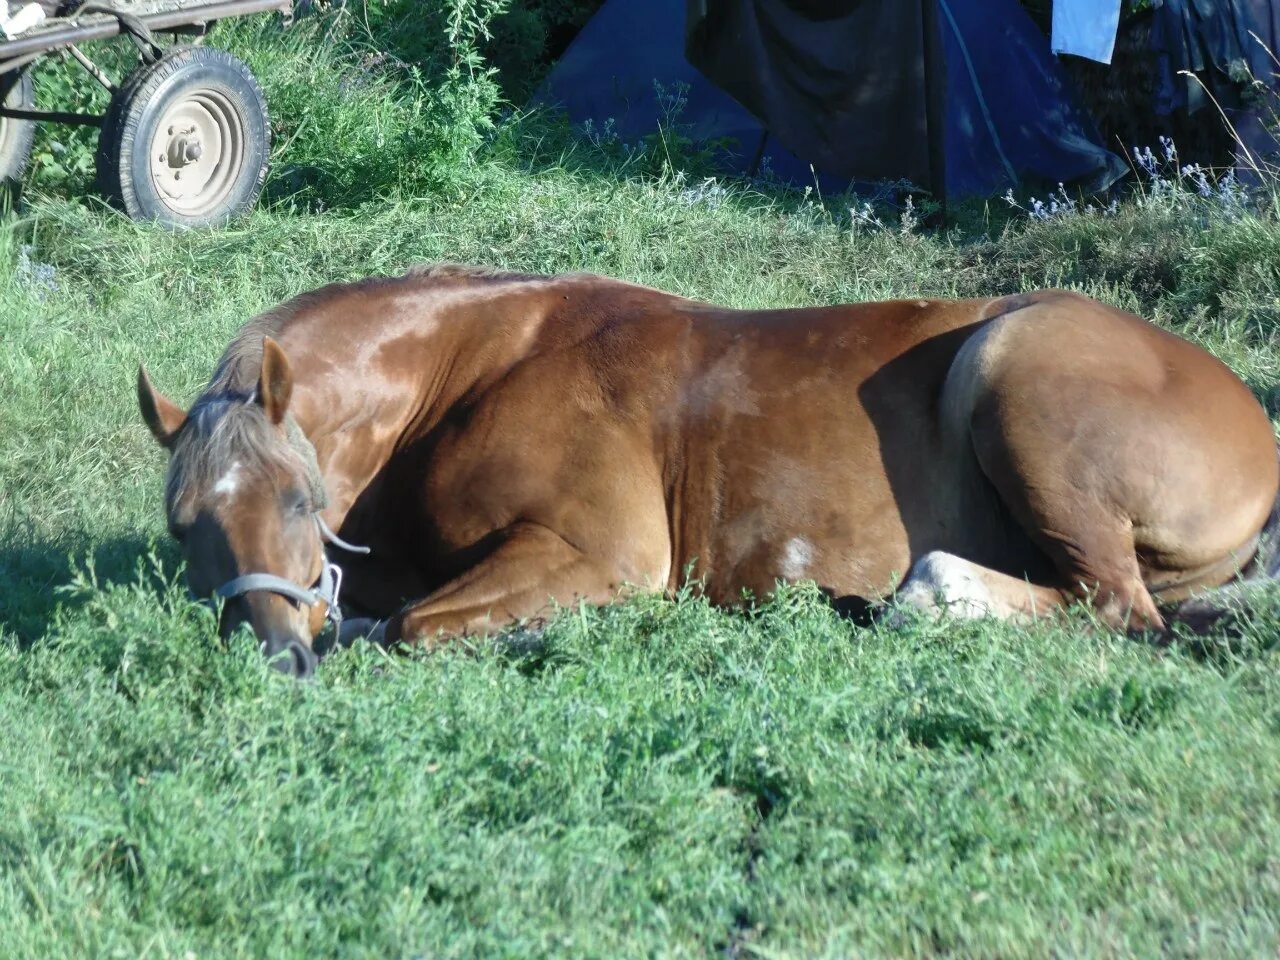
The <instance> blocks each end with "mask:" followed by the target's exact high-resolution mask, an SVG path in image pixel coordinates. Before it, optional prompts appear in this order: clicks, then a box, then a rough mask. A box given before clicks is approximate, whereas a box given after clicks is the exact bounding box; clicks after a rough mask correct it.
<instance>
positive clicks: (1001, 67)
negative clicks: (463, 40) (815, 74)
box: [538, 0, 1126, 197]
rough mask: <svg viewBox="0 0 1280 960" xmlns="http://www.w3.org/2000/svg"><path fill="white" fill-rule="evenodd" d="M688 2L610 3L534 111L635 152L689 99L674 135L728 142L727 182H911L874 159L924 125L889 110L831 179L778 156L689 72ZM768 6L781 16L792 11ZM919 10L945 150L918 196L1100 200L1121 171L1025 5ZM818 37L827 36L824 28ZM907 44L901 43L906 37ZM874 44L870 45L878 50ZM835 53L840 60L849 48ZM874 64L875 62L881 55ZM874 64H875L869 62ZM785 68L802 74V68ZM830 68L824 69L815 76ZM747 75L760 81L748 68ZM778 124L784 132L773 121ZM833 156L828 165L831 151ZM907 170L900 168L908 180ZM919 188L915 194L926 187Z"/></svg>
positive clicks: (832, 185)
mask: <svg viewBox="0 0 1280 960" xmlns="http://www.w3.org/2000/svg"><path fill="white" fill-rule="evenodd" d="M686 2H687V0H609V2H607V3H606V4H604V6H603V7H602V8H601V9H600V11H599V12H598V13H597V14H596V16H595V17H594V18H593V19H592V20H591V21H590V22H589V23H588V24H587V25H586V27H585V28H584V29H583V30H582V32H581V33H580V34H579V35H578V37H577V39H576V40H575V41H574V42H573V43H572V44H571V45H570V47H569V48H568V50H566V51H565V54H564V56H563V57H562V58H561V59H560V61H559V63H558V64H557V65H556V67H555V68H554V69H553V70H552V72H551V74H550V75H549V76H548V78H547V80H546V81H545V83H544V85H543V87H542V89H541V90H540V92H539V97H538V99H540V100H541V101H543V102H546V103H552V104H558V105H560V106H562V107H563V108H564V109H565V110H566V111H567V113H568V115H569V117H570V119H571V120H573V121H574V122H576V123H583V122H585V121H588V120H590V121H591V122H592V123H593V124H594V125H595V126H596V127H597V128H603V127H604V126H605V125H606V124H607V123H608V122H609V121H612V129H613V130H615V131H616V132H617V133H618V134H619V135H620V136H621V137H622V138H624V139H626V140H634V139H638V138H639V137H642V136H644V135H646V134H650V133H652V132H654V131H655V130H657V129H658V126H659V123H660V122H662V121H663V120H664V119H665V118H664V109H669V103H670V98H671V96H672V94H674V93H675V91H677V90H679V89H683V91H684V97H685V101H684V103H683V105H682V109H681V112H680V115H679V117H678V122H679V123H681V124H682V125H684V126H685V127H686V129H687V130H688V132H689V133H690V135H691V136H693V137H694V138H695V139H697V140H699V141H710V140H716V139H722V138H727V139H729V140H731V141H732V142H734V143H735V144H736V146H735V148H734V150H733V155H732V157H731V158H727V159H728V162H729V163H730V164H731V165H732V167H733V168H734V169H733V170H732V172H738V173H746V172H754V170H755V168H756V167H757V166H762V167H764V168H765V169H768V170H770V171H771V172H772V174H773V175H775V176H776V177H778V178H780V179H782V180H783V181H789V182H792V183H795V184H799V185H803V184H813V183H815V181H816V183H817V184H818V186H820V187H821V188H822V189H823V190H824V192H829V193H834V192H839V191H840V190H842V189H844V188H847V187H849V186H851V185H855V184H856V183H857V182H858V181H860V180H872V179H876V180H881V179H886V178H888V179H895V178H897V177H898V176H903V177H907V176H910V172H909V171H908V170H906V169H904V170H903V171H902V172H900V173H899V172H898V171H896V170H886V169H885V157H886V155H888V156H890V157H891V158H892V156H893V152H892V150H891V149H889V150H888V151H884V150H880V149H879V146H880V144H882V143H883V144H886V145H887V144H890V143H891V142H892V141H893V140H894V138H895V137H896V138H897V139H898V140H899V141H904V140H907V139H909V138H912V137H914V138H916V139H917V140H919V139H920V138H921V137H927V136H928V135H927V134H925V133H923V132H922V131H923V130H924V127H925V125H924V121H923V119H919V121H918V122H917V118H915V117H914V116H911V115H909V114H910V111H905V110H904V111H901V112H895V110H894V107H895V106H896V104H894V103H890V104H889V109H888V110H887V111H886V109H885V106H886V105H885V104H884V103H881V104H879V105H878V110H876V109H868V111H867V116H868V117H870V118H873V119H872V120H871V121H870V122H869V123H868V124H863V125H862V126H858V124H857V122H856V121H857V116H856V115H855V116H853V117H852V120H853V121H854V122H853V123H852V124H850V125H849V128H850V129H856V130H857V131H858V136H859V137H861V138H862V140H861V141H860V142H857V143H852V142H851V144H850V146H849V148H848V149H847V150H845V151H844V152H843V153H841V154H839V156H840V160H841V164H840V165H841V166H842V167H843V169H841V170H835V171H833V170H831V169H823V166H824V165H825V166H828V167H829V166H831V165H834V164H824V162H823V161H821V160H819V161H817V162H814V156H822V155H824V154H823V152H822V151H820V150H818V149H816V148H815V149H813V150H806V148H805V144H803V143H800V144H797V143H795V142H792V143H789V144H784V143H783V142H780V139H779V137H778V136H777V133H776V128H777V127H787V126H788V124H786V123H785V122H783V123H779V122H775V123H774V124H773V126H774V128H775V130H774V132H766V129H765V125H764V123H763V122H762V121H761V120H760V119H758V118H757V117H756V116H755V115H753V114H752V112H751V111H749V110H748V109H746V108H745V107H744V106H743V105H741V104H740V103H739V102H738V101H737V100H735V99H734V98H733V97H732V96H730V95H729V94H728V93H726V92H725V91H724V90H723V89H721V88H720V87H719V86H717V85H716V84H715V83H713V82H712V81H711V80H709V79H708V78H707V77H706V76H704V75H703V74H702V73H701V72H699V71H698V70H697V69H696V68H695V67H694V66H692V65H691V64H690V63H689V61H688V60H687V59H686V49H687V47H686V40H687V36H686V20H685V13H686ZM774 2H775V3H778V4H783V5H785V4H787V3H790V2H792V0H774ZM902 2H903V0H854V2H853V3H852V4H850V5H848V6H849V7H850V8H852V7H857V5H858V4H859V3H861V4H862V5H863V9H867V8H870V7H873V6H874V5H876V4H882V5H884V7H883V8H882V9H881V10H873V11H872V14H871V15H872V16H880V14H881V13H882V12H883V11H884V10H889V9H890V5H892V4H901V3H902ZM925 3H936V7H933V8H931V9H930V11H929V13H930V16H936V24H937V27H936V30H937V35H938V36H939V37H940V40H941V43H940V44H938V47H939V49H940V54H941V55H940V63H939V64H938V65H937V67H936V68H934V69H936V70H937V72H938V78H937V79H938V80H939V81H940V82H939V88H940V89H941V90H942V91H943V93H942V96H941V113H942V115H943V117H942V122H941V123H938V124H937V126H940V127H941V133H940V134H939V135H938V136H939V138H940V141H941V143H940V144H935V149H936V150H937V154H936V156H940V157H941V158H942V163H943V165H944V169H945V174H944V175H945V180H944V182H943V183H942V184H933V185H929V184H923V185H928V186H932V187H933V188H935V192H941V191H938V190H937V189H936V187H938V186H941V187H943V189H944V190H945V193H946V194H948V195H950V196H952V197H957V196H968V195H991V194H994V193H998V192H1002V191H1003V190H1004V189H1005V188H1006V187H1010V186H1015V185H1017V184H1019V183H1026V184H1031V185H1034V186H1037V187H1040V186H1043V185H1045V184H1050V185H1056V184H1057V183H1058V182H1065V183H1074V184H1078V185H1081V186H1082V187H1086V188H1088V189H1102V188H1105V187H1106V186H1109V185H1110V184H1111V183H1112V182H1114V181H1115V180H1116V179H1118V178H1119V177H1120V176H1122V175H1123V173H1124V172H1125V169H1126V166H1125V164H1124V161H1122V160H1121V159H1120V158H1119V157H1117V156H1116V155H1114V154H1113V153H1111V152H1109V151H1107V150H1106V149H1104V148H1103V147H1102V145H1101V143H1100V142H1099V137H1098V135H1097V133H1096V131H1095V130H1094V128H1093V125H1092V123H1091V122H1090V121H1089V118H1088V117H1087V115H1086V114H1085V113H1084V112H1083V111H1082V110H1081V109H1080V108H1079V107H1078V106H1077V105H1076V104H1075V103H1074V101H1073V99H1072V97H1071V96H1070V91H1069V90H1068V89H1067V86H1066V82H1065V79H1064V77H1063V74H1062V71H1061V69H1060V67H1059V65H1058V63H1057V61H1056V60H1055V58H1054V56H1053V55H1052V53H1051V52H1050V50H1049V41H1048V38H1046V37H1045V36H1044V34H1043V33H1041V32H1040V30H1039V29H1038V28H1037V27H1036V25H1035V24H1034V23H1033V22H1032V21H1031V19H1030V17H1029V16H1028V15H1027V14H1026V12H1025V11H1024V10H1023V9H1022V7H1021V6H1020V5H1019V4H1018V3H1017V0H925ZM704 5H705V4H704ZM763 6H765V5H762V4H759V3H755V5H754V6H752V4H751V3H748V4H745V5H744V7H743V9H748V8H749V9H748V13H747V14H745V15H746V16H749V17H750V16H757V15H761V14H759V9H761V8H762V7H763ZM902 9H904V8H903V7H901V6H896V7H892V12H890V13H888V14H887V16H889V17H893V16H897V15H898V13H899V12H900V11H901V10H902ZM784 13H785V15H786V16H788V17H793V15H794V11H793V10H790V9H788V10H785V11H784ZM749 26H756V25H749ZM806 26H813V25H812V24H811V25H806ZM816 26H817V28H818V29H822V28H823V26H824V24H822V23H819V24H817V25H816ZM773 27H776V24H765V25H764V29H758V28H757V33H760V34H768V33H769V32H770V28H773ZM743 32H744V31H743V30H742V29H741V26H740V25H736V26H735V29H734V33H735V37H736V35H737V34H741V33H743ZM909 32H910V31H904V33H906V34H908V35H909ZM809 35H810V36H815V34H809ZM868 41H869V42H870V43H873V44H874V43H876V42H877V38H874V37H872V38H868ZM882 42H883V43H884V44H894V43H898V42H901V36H900V35H898V34H894V35H886V36H885V37H884V38H883V41H882ZM908 42H910V41H908ZM835 49H836V50H837V52H838V55H841V56H843V51H844V50H845V48H844V47H842V46H837V47H836V48H835ZM867 50H868V53H869V54H871V53H874V54H876V55H879V54H880V53H882V52H883V51H881V50H872V48H867ZM915 54H917V51H913V50H906V51H905V52H904V55H903V56H902V57H901V58H897V59H892V58H890V59H888V60H884V59H883V58H882V63H883V62H889V63H898V62H900V63H902V64H903V67H902V68H901V70H902V71H903V72H904V74H905V73H906V72H907V71H915V72H916V73H919V72H920V71H921V70H923V71H926V72H927V71H928V70H929V69H930V63H929V61H928V60H927V59H913V55H915ZM732 55H733V51H732V48H730V56H732ZM858 57H859V54H858V51H857V50H856V49H852V48H850V52H849V55H848V58H847V60H846V62H845V64H844V65H843V67H842V68H843V69H845V70H847V71H848V74H849V76H850V77H853V78H854V80H853V82H854V83H855V84H856V82H857V77H858V74H857V71H858V69H859V59H858ZM926 57H927V51H926ZM757 59H765V58H764V57H759V58H757ZM867 59H868V61H870V60H871V59H873V57H872V56H870V55H868V57H867ZM788 66H789V68H790V69H791V70H792V72H793V73H794V64H790V65H788ZM822 67H823V65H822V64H818V65H816V66H815V68H814V69H815V71H818V70H821V69H822ZM745 69H746V70H748V71H749V70H752V69H755V67H754V61H753V63H752V65H748V66H747V67H746V68H745ZM829 72H830V71H828V73H829ZM827 80H829V77H820V78H818V80H817V81H816V83H815V84H814V85H815V86H816V85H817V84H820V83H821V82H824V81H827ZM905 80H906V82H918V80H919V78H918V77H909V76H908V77H905ZM876 82H877V83H878V82H879V81H876ZM828 85H829V84H828ZM888 85H889V84H886V86H888ZM877 90H878V88H873V89H868V90H859V91H856V96H851V97H848V98H847V102H846V104H845V105H844V110H845V112H844V114H843V115H842V116H843V119H844V120H845V121H849V120H850V117H849V111H848V103H855V104H867V103H868V102H869V101H870V100H871V99H874V98H875V97H876V96H877ZM890 95H891V94H886V96H890ZM744 99H750V98H749V97H744ZM664 100H666V101H667V104H666V106H665V107H664V102H663V101H664ZM794 109H803V107H802V106H795V107H794ZM886 116H892V117H894V121H893V123H892V126H893V128H894V129H887V127H888V126H890V124H887V123H886V122H885V121H884V120H883V118H884V117H886ZM922 116H923V113H922ZM774 117H775V121H776V120H777V119H778V114H777V112H775V114H774ZM784 119H785V116H784ZM852 139H857V138H856V137H855V138H851V140H852ZM828 146H830V145H828ZM837 146H839V145H837ZM788 147H791V148H793V149H788ZM793 150H794V152H793ZM806 154H809V155H806ZM825 155H826V156H831V155H832V154H831V151H830V150H828V151H827V152H826V154H825ZM863 157H865V158H866V162H863V160H862V158H863ZM907 166H909V164H905V163H904V164H903V167H904V168H905V167H907ZM918 166H919V165H918V164H917V167H918ZM867 171H870V172H869V173H868V172H867ZM912 179H915V180H916V181H917V182H920V180H921V179H922V178H919V177H912Z"/></svg>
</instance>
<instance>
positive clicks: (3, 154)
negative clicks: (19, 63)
mask: <svg viewBox="0 0 1280 960" xmlns="http://www.w3.org/2000/svg"><path fill="white" fill-rule="evenodd" d="M8 79H9V78H8V77H0V84H2V83H3V82H5V81H6V80H8ZM4 103H5V106H7V107H16V108H19V109H23V110H30V109H32V108H33V107H35V105H36V92H35V84H33V83H32V82H31V73H30V72H29V71H26V70H24V71H23V72H22V75H21V76H19V77H18V80H17V82H16V83H14V85H13V86H12V87H11V88H10V89H9V95H8V96H7V97H5V100H4ZM0 126H2V127H3V131H0V190H2V191H4V192H5V193H8V192H9V191H10V190H16V188H17V187H19V186H20V185H21V184H22V174H23V173H24V172H26V169H27V163H28V162H29V161H30V160H31V146H32V144H33V143H34V142H35V137H36V123H35V121H34V120H14V119H12V118H5V119H3V120H0Z"/></svg>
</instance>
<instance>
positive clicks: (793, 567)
mask: <svg viewBox="0 0 1280 960" xmlns="http://www.w3.org/2000/svg"><path fill="white" fill-rule="evenodd" d="M812 561H813V544H811V543H810V542H809V541H808V540H806V539H804V538H803V537H792V538H791V539H790V540H788V541H787V545H786V546H785V547H783V549H782V575H783V576H784V577H786V578H787V579H788V580H799V579H801V578H802V577H803V576H804V575H805V574H806V573H807V572H808V570H809V564H810V563H811V562H812Z"/></svg>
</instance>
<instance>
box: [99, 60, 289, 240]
mask: <svg viewBox="0 0 1280 960" xmlns="http://www.w3.org/2000/svg"><path fill="white" fill-rule="evenodd" d="M270 148H271V128H270V125H269V124H268V121H267V104H266V100H265V99H264V98H263V96H262V89H261V88H260V87H259V86H258V83H257V81H256V80H254V78H253V74H252V73H250V72H249V68H248V67H246V66H245V65H244V64H243V63H241V62H240V61H239V60H237V59H236V58H235V57H233V56H231V54H229V53H226V52H225V51H222V50H216V49H214V48H212V47H178V48H176V49H173V50H171V51H169V52H168V53H166V54H165V55H164V56H163V57H161V58H160V59H159V60H157V61H156V62H155V63H153V64H150V65H146V66H142V67H139V68H138V70H137V71H135V72H134V73H133V74H132V75H131V76H130V77H129V78H128V79H127V80H126V81H125V83H124V84H123V85H122V86H121V87H120V89H119V90H117V91H116V94H115V96H113V97H112V98H111V106H110V107H108V109H107V115H106V117H105V118H104V119H103V123H102V133H101V135H100V136H99V138H98V182H99V185H100V187H101V189H102V192H103V193H104V194H106V196H107V197H108V198H109V199H110V200H112V201H114V202H115V203H117V204H119V205H120V206H122V207H123V208H124V210H125V212H126V213H128V214H129V216H131V217H133V219H135V220H156V221H159V222H161V223H164V224H168V225H169V226H174V227H198V226H207V225H210V224H220V223H225V222H226V221H227V220H230V219H231V218H232V217H234V216H236V215H238V214H241V213H244V212H245V211H246V210H249V209H250V208H251V207H252V206H253V205H254V203H256V202H257V199H258V195H259V194H260V193H261V192H262V184H263V181H264V180H265V179H266V176H267V161H268V159H269V155H270Z"/></svg>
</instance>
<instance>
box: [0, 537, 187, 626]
mask: <svg viewBox="0 0 1280 960" xmlns="http://www.w3.org/2000/svg"><path fill="white" fill-rule="evenodd" d="M151 553H154V554H155V555H156V556H158V558H159V559H160V560H161V561H162V563H163V564H164V566H165V567H166V568H167V569H177V566H178V563H179V561H180V557H179V556H178V554H177V551H176V550H175V549H174V547H173V545H172V544H170V543H167V542H166V543H157V542H156V541H154V540H153V539H151V538H148V537H145V536H142V535H140V534H139V535H133V534H131V535H126V536H118V537H111V538H108V539H105V540H103V539H93V538H91V537H89V536H84V535H81V536H74V535H73V536H67V537H63V538H59V539H57V540H52V539H42V540H34V541H28V542H25V543H24V542H19V541H17V540H16V539H13V538H11V539H9V540H8V542H6V543H4V544H2V545H0V633H11V634H13V635H15V636H16V637H17V638H18V642H19V643H20V644H21V645H22V646H23V647H29V646H30V645H31V644H33V643H34V642H35V641H37V640H39V639H40V638H41V637H42V636H44V634H45V633H46V631H47V630H48V628H49V626H50V624H51V623H52V621H53V617H54V614H55V613H56V611H57V610H58V609H59V608H74V607H76V606H79V605H80V604H81V603H82V601H81V600H78V599H76V598H75V597H74V596H72V595H71V594H70V593H69V592H68V591H67V590H66V589H65V588H66V587H67V585H68V584H70V583H71V581H72V578H73V576H74V572H75V571H76V570H83V569H85V568H86V567H91V568H92V569H93V570H94V572H95V573H96V575H97V577H98V581H99V582H100V583H101V584H103V585H107V584H113V583H133V582H135V581H136V579H137V571H138V562H139V560H140V559H142V558H144V557H146V556H147V555H148V554H151Z"/></svg>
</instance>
